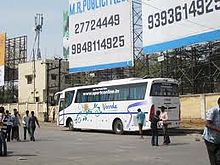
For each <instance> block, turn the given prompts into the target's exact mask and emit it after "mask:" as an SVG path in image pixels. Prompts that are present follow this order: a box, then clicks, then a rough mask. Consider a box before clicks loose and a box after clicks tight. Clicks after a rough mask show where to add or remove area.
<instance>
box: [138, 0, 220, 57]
mask: <svg viewBox="0 0 220 165" xmlns="http://www.w3.org/2000/svg"><path fill="white" fill-rule="evenodd" d="M142 2H143V3H142V16H143V51H144V52H145V53H152V52H159V51H164V50H168V49H173V48H178V47H182V46H186V45H190V44H194V43H199V42H204V41H212V40H217V39H220V22H219V16H220V0H166V1H165V0H164V1H162V0H151V1H149V0H142Z"/></svg>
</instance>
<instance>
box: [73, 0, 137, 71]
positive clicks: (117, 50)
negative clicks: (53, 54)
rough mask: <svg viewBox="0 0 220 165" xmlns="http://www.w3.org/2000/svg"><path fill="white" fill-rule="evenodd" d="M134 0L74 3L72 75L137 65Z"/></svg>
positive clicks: (74, 0) (74, 1)
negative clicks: (133, 12)
mask: <svg viewBox="0 0 220 165" xmlns="http://www.w3.org/2000/svg"><path fill="white" fill-rule="evenodd" d="M131 9H132V8H131V1H127V0H117V1H112V0H105V1H103V0H94V1H92V0H91V1H90V0H70V1H69V49H70V50H69V53H70V54H69V62H70V70H69V71H70V72H72V73H74V72H84V71H94V70H102V69H110V68H116V67H126V66H132V65H133V58H132V57H133V50H132V47H133V46H132V22H131Z"/></svg>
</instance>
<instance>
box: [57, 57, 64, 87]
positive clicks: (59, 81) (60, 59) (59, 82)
mask: <svg viewBox="0 0 220 165" xmlns="http://www.w3.org/2000/svg"><path fill="white" fill-rule="evenodd" d="M62 60H63V59H62V58H59V66H58V67H59V73H58V75H59V77H58V78H59V80H58V91H60V89H61V62H62Z"/></svg>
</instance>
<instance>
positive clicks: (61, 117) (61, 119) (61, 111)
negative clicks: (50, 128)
mask: <svg viewBox="0 0 220 165" xmlns="http://www.w3.org/2000/svg"><path fill="white" fill-rule="evenodd" d="M64 105H65V104H64V99H60V101H59V117H58V119H59V120H58V123H59V125H64V114H65V112H64V111H65V108H64Z"/></svg>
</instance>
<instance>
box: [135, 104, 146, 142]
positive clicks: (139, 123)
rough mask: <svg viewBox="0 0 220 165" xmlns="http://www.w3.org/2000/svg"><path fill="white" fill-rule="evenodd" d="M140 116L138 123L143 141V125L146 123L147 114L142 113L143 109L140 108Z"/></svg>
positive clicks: (138, 115) (138, 116)
mask: <svg viewBox="0 0 220 165" xmlns="http://www.w3.org/2000/svg"><path fill="white" fill-rule="evenodd" d="M137 111H138V114H137V122H138V127H139V134H140V135H141V138H142V139H143V138H144V137H143V125H144V121H145V113H144V112H142V111H141V109H140V108H139V109H138V110H137Z"/></svg>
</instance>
